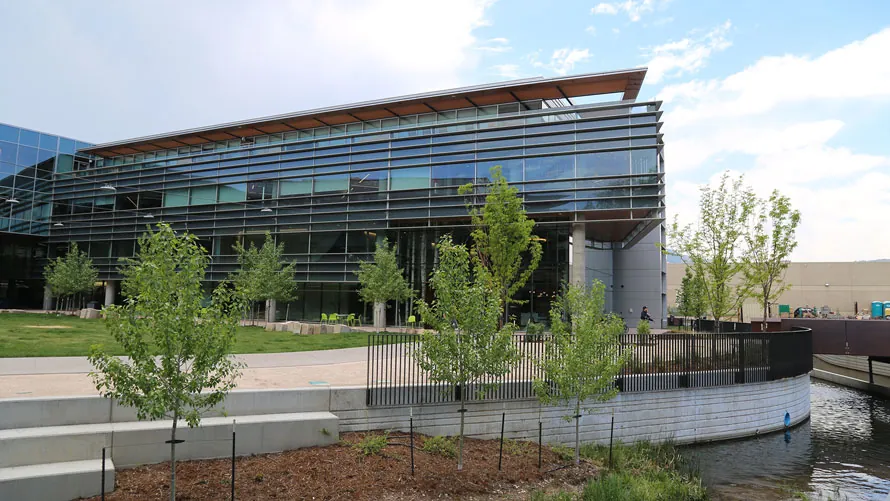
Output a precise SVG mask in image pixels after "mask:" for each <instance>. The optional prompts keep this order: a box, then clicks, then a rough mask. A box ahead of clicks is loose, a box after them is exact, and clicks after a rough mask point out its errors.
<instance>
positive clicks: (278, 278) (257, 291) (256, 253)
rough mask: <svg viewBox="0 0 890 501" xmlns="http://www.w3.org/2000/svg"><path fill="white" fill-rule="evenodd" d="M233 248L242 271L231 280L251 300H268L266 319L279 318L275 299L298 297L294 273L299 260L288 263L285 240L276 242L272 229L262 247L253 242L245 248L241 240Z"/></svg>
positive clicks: (266, 303) (237, 271) (288, 299)
mask: <svg viewBox="0 0 890 501" xmlns="http://www.w3.org/2000/svg"><path fill="white" fill-rule="evenodd" d="M233 249H234V250H235V252H236V253H237V254H238V265H239V267H238V270H236V271H235V272H234V273H233V274H232V276H231V280H232V282H233V283H234V284H235V286H236V287H238V288H239V289H240V290H241V293H242V294H243V295H244V297H245V298H247V300H248V301H251V302H258V301H262V302H265V306H266V308H265V311H266V321H267V322H274V321H275V308H274V307H273V304H274V303H273V302H274V301H292V300H294V299H295V298H296V297H297V282H296V281H295V280H294V275H295V274H296V270H297V263H296V262H294V261H291V262H289V263H288V262H285V260H284V242H282V243H280V244H278V245H275V240H274V239H273V238H272V235H271V234H270V233H269V232H266V239H265V241H264V242H263V245H262V247H259V248H257V246H256V245H254V243H253V242H251V243H250V246H249V247H245V246H244V245H243V244H242V243H241V242H238V243H236V244H235V245H234V246H233Z"/></svg>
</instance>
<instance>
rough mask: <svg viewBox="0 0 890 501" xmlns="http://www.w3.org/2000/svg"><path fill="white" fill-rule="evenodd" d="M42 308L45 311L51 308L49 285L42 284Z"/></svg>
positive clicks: (51, 298) (51, 297)
mask: <svg viewBox="0 0 890 501" xmlns="http://www.w3.org/2000/svg"><path fill="white" fill-rule="evenodd" d="M43 309H44V310H46V311H49V310H51V309H53V291H52V289H51V288H50V286H49V285H44V286H43Z"/></svg>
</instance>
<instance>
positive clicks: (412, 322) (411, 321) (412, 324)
mask: <svg viewBox="0 0 890 501" xmlns="http://www.w3.org/2000/svg"><path fill="white" fill-rule="evenodd" d="M407 323H408V326H409V327H417V318H416V317H415V316H414V315H409V316H408V322H407Z"/></svg>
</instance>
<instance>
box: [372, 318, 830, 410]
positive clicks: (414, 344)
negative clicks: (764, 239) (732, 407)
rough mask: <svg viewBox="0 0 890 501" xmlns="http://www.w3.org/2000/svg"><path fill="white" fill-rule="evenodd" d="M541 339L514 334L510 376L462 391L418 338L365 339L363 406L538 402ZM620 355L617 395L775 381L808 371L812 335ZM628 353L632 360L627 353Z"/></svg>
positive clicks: (653, 346)
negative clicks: (441, 376)
mask: <svg viewBox="0 0 890 501" xmlns="http://www.w3.org/2000/svg"><path fill="white" fill-rule="evenodd" d="M549 335H550V334H545V335H527V334H524V333H520V334H514V335H513V344H514V346H515V347H516V349H517V350H518V352H519V354H520V358H519V360H518V362H517V363H516V364H515V365H514V366H513V367H512V369H511V370H510V371H509V372H508V373H506V374H504V375H502V376H499V377H492V378H488V379H485V380H483V381H480V382H479V383H476V384H470V385H467V387H466V388H461V387H460V386H459V385H458V386H455V385H449V384H445V383H436V382H434V381H431V380H430V379H429V377H428V375H427V374H426V373H425V371H423V369H421V367H420V364H419V363H418V360H417V358H416V353H417V350H418V348H419V347H420V343H421V342H422V336H420V335H418V334H401V333H383V334H373V335H371V336H369V337H368V369H367V392H366V403H367V405H369V406H403V405H421V404H440V403H452V402H459V401H460V399H461V392H462V391H463V392H465V394H464V400H465V401H468V402H472V401H478V400H486V401H504V400H521V399H531V398H535V392H534V388H533V384H534V381H535V380H537V379H543V378H544V374H543V372H542V370H541V368H540V367H539V363H538V362H539V360H541V359H542V358H543V357H545V356H547V346H548V343H547V342H546V336H549ZM620 350H621V351H622V352H624V353H625V354H626V356H627V357H628V361H627V363H626V364H625V365H624V367H623V368H622V370H621V371H620V373H619V374H618V376H617V377H616V378H615V386H616V387H617V388H618V389H619V391H622V392H643V391H661V390H673V389H680V388H703V387H711V386H724V385H732V384H746V383H757V382H765V381H775V380H778V379H783V378H787V377H793V376H799V375H802V374H806V373H808V372H809V371H811V370H812V368H813V341H812V332H811V331H810V330H809V329H805V328H799V329H795V330H793V331H790V332H763V333H761V332H756V333H752V332H743V333H723V334H687V333H680V334H677V333H665V334H652V335H645V334H624V335H622V336H621V339H620ZM627 350H629V351H630V353H627Z"/></svg>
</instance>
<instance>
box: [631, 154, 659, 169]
mask: <svg viewBox="0 0 890 501" xmlns="http://www.w3.org/2000/svg"><path fill="white" fill-rule="evenodd" d="M656 157H657V155H656V153H655V150H654V149H652V150H633V151H632V152H631V154H630V158H631V172H632V173H633V174H655V173H657V172H658V164H657V163H656V160H655V159H656Z"/></svg>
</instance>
